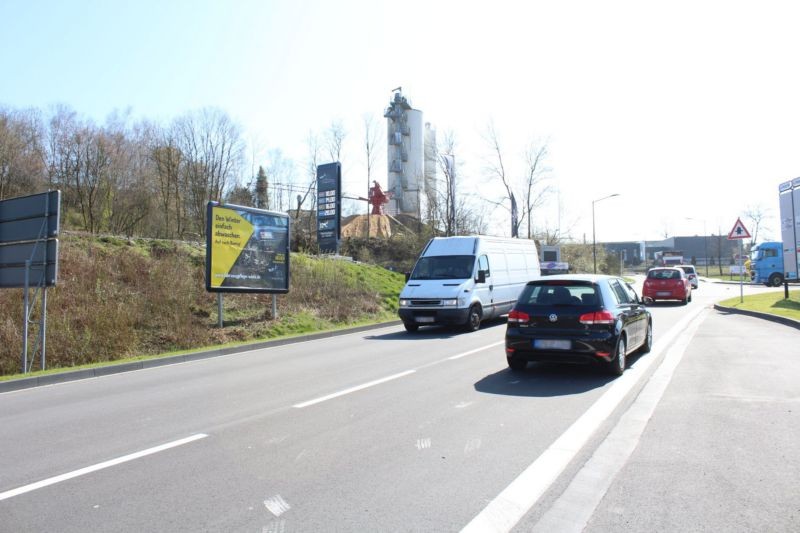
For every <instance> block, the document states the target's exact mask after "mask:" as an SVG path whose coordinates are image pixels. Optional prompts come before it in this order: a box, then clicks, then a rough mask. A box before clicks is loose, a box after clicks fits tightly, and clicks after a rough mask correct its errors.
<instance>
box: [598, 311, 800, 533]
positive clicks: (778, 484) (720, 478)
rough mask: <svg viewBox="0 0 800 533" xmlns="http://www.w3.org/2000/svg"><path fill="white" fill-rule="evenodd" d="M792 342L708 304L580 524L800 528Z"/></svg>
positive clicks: (797, 385) (792, 333)
mask: <svg viewBox="0 0 800 533" xmlns="http://www.w3.org/2000/svg"><path fill="white" fill-rule="evenodd" d="M798 340H800V336H799V335H798V332H797V330H796V329H793V328H788V327H786V326H784V325H781V324H775V323H772V322H767V321H764V320H761V319H758V318H751V317H747V316H743V315H734V314H725V313H722V312H720V311H711V312H710V313H709V314H708V316H707V318H706V319H705V321H704V322H703V323H702V324H701V325H700V328H699V329H698V330H697V333H696V334H695V337H694V339H693V341H692V342H691V344H690V345H689V347H688V348H687V350H686V352H685V353H684V356H683V359H682V360H681V362H680V364H679V366H678V367H677V368H676V370H675V373H674V375H673V378H672V380H671V381H670V383H669V385H668V387H667V389H666V391H665V393H664V395H663V397H662V398H661V401H660V402H659V404H658V406H657V407H656V409H655V412H654V413H653V416H652V418H651V419H650V420H649V422H648V424H647V427H646V428H645V430H644V433H643V434H642V435H641V439H640V441H639V443H638V446H637V447H636V449H635V450H634V452H633V454H632V456H631V457H630V459H629V461H628V462H627V464H626V465H625V466H624V467H623V468H622V470H621V471H620V472H619V473H618V475H617V476H616V478H615V479H614V481H613V483H612V484H611V487H610V488H609V490H608V491H607V492H606V494H605V496H604V497H603V499H602V501H601V503H600V505H599V506H598V507H597V509H596V510H595V512H594V514H593V516H592V518H591V520H590V521H589V523H588V524H587V527H586V528H585V530H584V531H588V532H607V531H626V532H628V531H635V532H648V533H652V532H660V531H665V532H666V531H681V532H684V531H714V532H717V531H748V532H749V531H753V532H764V531H770V532H783V531H786V532H796V531H800V498H798V496H800V453H798V450H797V447H798V443H800V349H798Z"/></svg>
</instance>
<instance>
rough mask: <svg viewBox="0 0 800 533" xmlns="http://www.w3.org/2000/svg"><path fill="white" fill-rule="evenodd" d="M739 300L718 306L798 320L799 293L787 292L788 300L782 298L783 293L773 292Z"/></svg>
mask: <svg viewBox="0 0 800 533" xmlns="http://www.w3.org/2000/svg"><path fill="white" fill-rule="evenodd" d="M740 300H741V298H740V297H736V298H730V299H728V300H723V301H721V302H719V305H721V306H723V307H732V308H734V309H744V310H747V311H756V312H759V313H769V314H772V315H779V316H783V317H787V318H792V319H794V320H800V291H789V298H788V299H786V298H784V293H783V291H775V292H766V293H763V294H753V295H748V296H745V297H744V301H743V302H740Z"/></svg>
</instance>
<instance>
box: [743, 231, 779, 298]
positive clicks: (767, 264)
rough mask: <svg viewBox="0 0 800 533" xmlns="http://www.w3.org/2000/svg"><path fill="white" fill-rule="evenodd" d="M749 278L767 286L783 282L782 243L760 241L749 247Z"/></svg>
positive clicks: (774, 285) (776, 285)
mask: <svg viewBox="0 0 800 533" xmlns="http://www.w3.org/2000/svg"><path fill="white" fill-rule="evenodd" d="M750 280H751V281H753V282H754V283H763V284H764V285H766V286H768V287H779V286H781V285H782V284H783V244H782V243H780V242H762V243H761V244H757V245H755V246H753V247H752V248H750Z"/></svg>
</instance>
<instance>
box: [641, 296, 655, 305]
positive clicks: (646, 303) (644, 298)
mask: <svg viewBox="0 0 800 533" xmlns="http://www.w3.org/2000/svg"><path fill="white" fill-rule="evenodd" d="M642 303H643V304H645V305H650V304H651V303H653V299H652V298H650V297H649V296H645V297H643V298H642Z"/></svg>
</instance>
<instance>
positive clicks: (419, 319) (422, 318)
mask: <svg viewBox="0 0 800 533" xmlns="http://www.w3.org/2000/svg"><path fill="white" fill-rule="evenodd" d="M415 320H416V321H417V322H433V317H432V316H418V317H416V318H415Z"/></svg>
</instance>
